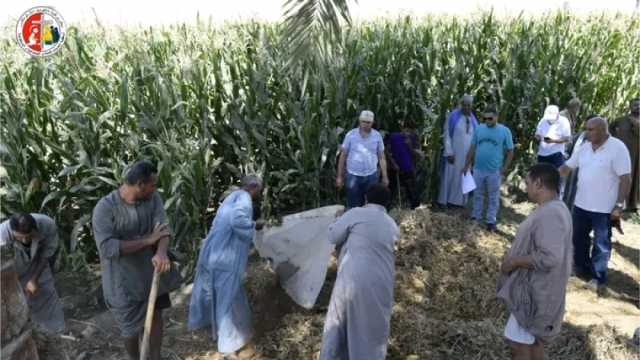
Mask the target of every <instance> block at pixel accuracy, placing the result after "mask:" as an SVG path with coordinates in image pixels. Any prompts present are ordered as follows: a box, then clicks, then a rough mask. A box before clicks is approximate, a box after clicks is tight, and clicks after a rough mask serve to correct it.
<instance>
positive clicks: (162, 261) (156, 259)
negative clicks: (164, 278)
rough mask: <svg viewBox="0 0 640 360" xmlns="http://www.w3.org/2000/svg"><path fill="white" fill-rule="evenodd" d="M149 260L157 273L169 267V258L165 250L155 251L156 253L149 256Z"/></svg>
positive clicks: (167, 269)
mask: <svg viewBox="0 0 640 360" xmlns="http://www.w3.org/2000/svg"><path fill="white" fill-rule="evenodd" d="M151 262H152V263H153V267H154V268H155V271H157V272H159V273H163V272H165V271H169V269H171V260H169V256H168V255H167V253H166V252H165V253H163V252H161V251H158V252H156V254H155V255H154V256H153V257H152V258H151Z"/></svg>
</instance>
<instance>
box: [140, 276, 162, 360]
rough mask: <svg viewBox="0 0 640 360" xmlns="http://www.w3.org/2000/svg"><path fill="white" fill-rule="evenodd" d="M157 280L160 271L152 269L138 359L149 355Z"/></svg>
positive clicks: (158, 280)
mask: <svg viewBox="0 0 640 360" xmlns="http://www.w3.org/2000/svg"><path fill="white" fill-rule="evenodd" d="M159 282H160V273H159V272H158V271H156V270H154V272H153V280H151V291H150V292H149V302H148V304H147V317H146V319H145V321H144V334H143V335H142V344H141V349H140V360H147V358H148V356H149V336H150V335H151V324H152V323H153V313H154V312H155V310H156V298H157V297H158V283H159Z"/></svg>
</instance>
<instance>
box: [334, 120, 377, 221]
mask: <svg viewBox="0 0 640 360" xmlns="http://www.w3.org/2000/svg"><path fill="white" fill-rule="evenodd" d="M359 120H360V125H359V126H358V127H357V128H354V129H352V130H351V131H349V132H348V133H347V135H346V136H345V137H344V141H343V142H342V146H340V159H339V160H338V174H337V176H336V186H337V187H338V189H341V188H342V186H344V185H346V190H347V209H350V208H353V207H358V206H362V205H364V194H365V193H366V192H367V189H368V188H369V186H371V185H372V184H375V183H377V182H378V176H379V174H378V163H379V164H380V173H381V174H382V184H383V185H384V186H388V185H389V178H388V177H387V163H386V160H385V157H384V143H383V141H382V136H380V133H379V132H378V131H376V130H375V129H372V126H373V112H371V111H369V110H364V111H363V112H362V113H360V118H359ZM345 163H346V165H347V174H346V179H345V177H344V168H345ZM345 180H346V184H345Z"/></svg>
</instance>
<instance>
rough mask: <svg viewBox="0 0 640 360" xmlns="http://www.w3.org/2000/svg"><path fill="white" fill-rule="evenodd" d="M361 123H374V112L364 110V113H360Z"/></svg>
mask: <svg viewBox="0 0 640 360" xmlns="http://www.w3.org/2000/svg"><path fill="white" fill-rule="evenodd" d="M359 119H360V120H361V121H366V122H373V111H371V110H362V112H361V113H360V118H359Z"/></svg>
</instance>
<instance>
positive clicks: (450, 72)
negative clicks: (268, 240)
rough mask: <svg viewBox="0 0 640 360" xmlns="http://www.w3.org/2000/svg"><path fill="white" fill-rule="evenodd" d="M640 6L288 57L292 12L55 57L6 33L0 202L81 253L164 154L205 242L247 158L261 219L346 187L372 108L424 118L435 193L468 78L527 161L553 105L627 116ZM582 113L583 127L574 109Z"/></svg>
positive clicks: (181, 207) (423, 24) (84, 32)
mask: <svg viewBox="0 0 640 360" xmlns="http://www.w3.org/2000/svg"><path fill="white" fill-rule="evenodd" d="M639 25H640V20H639V19H638V18H637V17H628V16H622V15H616V16H604V15H603V16H599V17H590V18H576V17H573V16H571V15H569V14H567V13H555V14H549V15H547V16H545V17H541V18H523V17H517V18H510V19H496V18H495V17H494V16H493V15H492V14H491V13H487V14H484V15H481V16H478V17H475V18H472V19H468V20H459V19H456V18H449V17H431V18H425V19H419V20H418V19H413V18H401V19H395V20H377V21H373V22H364V23H354V24H353V25H352V26H351V27H349V28H347V29H343V34H342V39H341V40H340V41H343V44H342V45H343V46H341V48H340V51H339V52H338V53H336V54H333V56H331V57H319V56H311V55H310V56H307V57H306V58H302V59H301V60H300V61H301V63H300V64H299V66H295V67H291V66H288V65H289V60H290V57H291V52H290V51H291V50H290V46H288V45H289V44H287V39H288V38H289V37H288V36H287V34H286V27H284V26H281V25H276V24H265V23H257V22H248V23H232V24H225V25H214V24H211V23H207V22H202V21H197V22H196V23H194V24H179V25H172V26H165V27H159V28H155V27H149V28H131V29H117V30H112V29H106V28H103V27H102V26H101V25H100V24H99V23H98V24H96V25H95V26H94V27H93V28H91V29H79V28H71V29H70V32H69V33H68V34H67V35H68V36H67V41H66V43H65V46H64V48H63V49H62V51H60V52H59V53H58V54H56V55H55V56H52V57H49V58H45V59H38V58H29V57H28V56H27V55H26V54H24V53H22V52H21V50H20V49H19V48H18V47H17V46H16V45H15V43H14V41H13V39H9V38H3V39H2V40H0V64H1V65H0V66H2V71H1V72H0V121H1V122H2V126H1V133H0V135H1V141H2V144H1V145H2V146H1V147H0V155H1V160H2V167H3V168H2V170H3V181H2V195H1V196H2V198H1V201H2V214H3V217H4V216H6V215H7V214H9V213H11V212H13V211H19V210H22V211H42V212H45V213H48V214H50V215H51V216H53V217H54V218H55V219H56V220H57V222H58V224H59V225H60V231H61V237H62V238H63V239H64V240H65V244H66V246H65V249H66V250H67V251H73V250H76V251H78V249H79V251H81V252H82V254H83V255H84V258H85V259H86V260H87V261H94V260H95V256H96V250H95V245H94V242H93V239H92V237H91V233H90V224H89V222H90V215H91V211H92V209H93V207H94V206H95V204H96V202H97V200H98V199H99V198H100V197H101V196H104V195H105V194H107V193H108V192H109V191H111V190H113V189H114V188H116V187H117V186H118V184H119V183H120V182H121V180H122V177H123V172H124V171H125V170H126V166H127V164H130V163H132V162H133V161H135V160H137V159H142V158H146V159H151V160H153V161H154V162H156V163H157V164H158V167H159V191H160V192H161V194H162V196H163V198H164V200H165V207H166V210H167V213H168V216H169V218H170V222H171V226H172V228H173V232H174V233H175V237H176V241H175V243H174V246H175V247H177V248H178V249H179V250H181V251H182V252H186V253H188V254H190V255H191V258H192V260H193V259H195V256H196V254H197V251H198V247H199V244H200V240H201V239H202V237H203V236H204V235H205V234H206V231H207V229H208V227H209V225H210V221H211V217H212V215H213V214H214V212H215V209H216V207H217V201H218V199H219V196H220V195H221V194H222V193H223V192H224V191H225V190H227V189H228V187H229V186H230V185H232V184H234V183H235V182H236V181H237V180H238V177H239V176H241V174H243V173H247V172H257V173H260V174H262V175H263V177H264V180H265V192H264V198H263V201H262V212H263V215H264V216H267V217H273V216H279V215H282V214H285V213H288V212H294V211H298V210H302V209H308V208H312V207H317V206H322V205H326V204H331V203H336V202H341V201H343V200H342V199H343V194H341V193H339V192H338V191H337V190H336V189H335V186H334V182H335V168H336V154H337V149H338V145H339V143H340V141H341V140H342V137H343V136H344V134H345V132H346V130H348V129H349V128H351V127H353V126H354V124H355V120H356V118H357V115H358V113H359V112H360V111H361V110H363V109H371V110H373V111H374V112H375V114H376V126H377V127H378V129H379V130H381V131H383V133H384V132H389V131H396V130H397V129H398V121H399V120H401V119H403V118H411V119H414V120H415V121H416V123H417V124H418V127H419V129H418V130H419V135H420V136H421V146H422V150H423V151H424V152H425V153H426V154H427V156H426V158H425V159H424V160H423V161H422V163H421V164H419V167H420V168H421V169H423V170H422V171H421V174H422V175H421V176H422V178H423V183H424V186H425V187H426V190H427V191H425V198H424V201H425V202H427V201H429V200H430V198H431V197H432V196H433V195H434V194H435V190H436V189H437V183H438V172H437V169H438V164H439V159H440V151H441V148H442V141H441V136H442V131H441V128H442V124H443V122H444V119H445V116H446V114H447V112H448V111H450V110H451V109H452V108H454V107H455V106H456V104H457V102H458V99H459V98H460V96H461V95H462V94H463V93H472V94H474V95H475V96H476V102H475V103H476V106H477V107H482V106H484V105H485V104H488V103H493V104H497V105H498V107H499V109H500V111H501V115H500V121H501V122H502V123H504V124H506V125H507V126H509V127H510V128H511V130H512V133H513V135H514V140H515V142H516V161H515V167H514V171H515V175H517V174H518V173H520V174H521V173H522V172H523V171H524V169H525V168H526V166H527V165H528V164H530V163H531V161H533V146H534V144H533V136H532V134H533V133H534V129H535V126H536V124H537V121H538V119H539V117H540V115H541V113H542V112H543V109H544V108H545V106H546V105H547V104H549V103H555V104H559V105H560V106H563V105H564V104H566V103H567V101H568V100H569V99H570V98H572V97H574V96H577V97H579V98H580V99H582V101H583V104H584V106H583V108H582V111H581V113H580V114H579V115H580V117H581V118H582V119H584V117H585V116H586V115H587V114H589V113H594V112H597V113H600V114H603V115H605V116H608V117H614V116H618V115H620V114H622V113H623V112H624V111H626V101H627V100H628V99H630V98H632V97H634V96H638V94H639V91H640V86H639V82H640V81H639V80H640V77H639V74H640V66H639V65H638V61H637V54H639V53H640V40H639V39H640V35H639V34H640V26H639ZM577 125H578V126H581V124H577Z"/></svg>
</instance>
